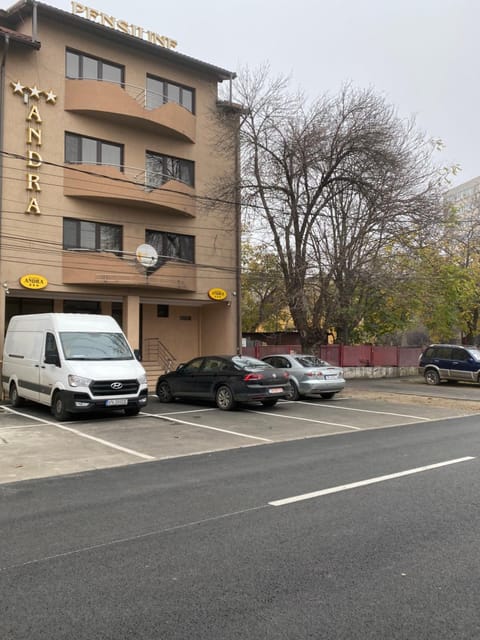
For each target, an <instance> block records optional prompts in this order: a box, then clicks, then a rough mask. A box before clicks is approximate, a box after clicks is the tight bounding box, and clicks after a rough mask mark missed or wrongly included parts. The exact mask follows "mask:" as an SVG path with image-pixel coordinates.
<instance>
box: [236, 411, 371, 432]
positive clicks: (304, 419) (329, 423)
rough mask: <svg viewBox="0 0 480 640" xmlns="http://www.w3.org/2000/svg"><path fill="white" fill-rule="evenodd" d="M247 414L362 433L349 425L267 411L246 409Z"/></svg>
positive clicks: (358, 428)
mask: <svg viewBox="0 0 480 640" xmlns="http://www.w3.org/2000/svg"><path fill="white" fill-rule="evenodd" d="M246 411H248V413H257V414H259V415H261V416H274V417H275V418H284V419H285V420H300V421H304V422H313V423H315V424H328V425H329V426H330V427H344V428H345V429H353V430H354V431H364V429H362V428H360V427H354V426H352V425H351V424H341V423H339V422H326V421H325V420H312V419H311V418H299V417H298V416H284V415H282V414H281V413H269V412H268V411H255V410H254V409H246Z"/></svg>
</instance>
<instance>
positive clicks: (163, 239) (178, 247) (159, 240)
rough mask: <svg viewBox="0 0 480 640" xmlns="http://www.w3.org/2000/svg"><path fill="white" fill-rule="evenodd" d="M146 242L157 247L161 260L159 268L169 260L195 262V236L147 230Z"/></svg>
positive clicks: (159, 260)
mask: <svg viewBox="0 0 480 640" xmlns="http://www.w3.org/2000/svg"><path fill="white" fill-rule="evenodd" d="M145 242H146V243H147V244H151V245H152V247H155V249H156V251H157V253H158V258H159V259H158V263H157V265H158V266H161V265H162V264H165V262H166V261H167V260H168V259H177V260H181V261H183V262H190V263H193V262H195V238H194V237H193V236H185V235H182V234H179V233H169V232H166V231H150V230H148V229H147V231H146V233H145Z"/></svg>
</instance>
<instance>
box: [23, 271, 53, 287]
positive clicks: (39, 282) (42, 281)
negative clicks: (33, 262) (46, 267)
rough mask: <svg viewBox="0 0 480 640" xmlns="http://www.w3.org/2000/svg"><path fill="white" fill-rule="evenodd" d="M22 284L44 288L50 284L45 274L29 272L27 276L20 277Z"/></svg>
mask: <svg viewBox="0 0 480 640" xmlns="http://www.w3.org/2000/svg"><path fill="white" fill-rule="evenodd" d="M20 284H21V285H22V287H25V288H26V289H44V288H45V287H46V286H47V284H48V280H47V279H46V278H44V277H43V276H38V275H36V274H34V273H27V275H26V276H22V277H21V278H20Z"/></svg>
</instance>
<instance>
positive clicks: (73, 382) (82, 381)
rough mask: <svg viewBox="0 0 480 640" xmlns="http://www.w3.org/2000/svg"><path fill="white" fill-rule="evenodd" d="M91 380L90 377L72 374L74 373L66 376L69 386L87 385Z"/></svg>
mask: <svg viewBox="0 0 480 640" xmlns="http://www.w3.org/2000/svg"><path fill="white" fill-rule="evenodd" d="M91 381H92V379H91V378H83V377H82V376H74V375H69V376H68V384H69V385H70V386H71V387H88V385H89V384H90V383H91Z"/></svg>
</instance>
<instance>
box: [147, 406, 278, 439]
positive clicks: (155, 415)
mask: <svg viewBox="0 0 480 640" xmlns="http://www.w3.org/2000/svg"><path fill="white" fill-rule="evenodd" d="M141 415H142V416H150V417H151V418H162V419H164V420H171V421H172V422H178V424H186V425H188V426H191V427H198V428H199V429H210V430H211V431H220V433H228V434H229V435H232V436H240V437H241V438H250V439H251V440H260V441H261V442H273V440H268V438H260V437H259V436H251V435H248V434H246V433H239V432H238V431H230V430H229V429H220V428H219V427H210V426H209V425H206V424H197V423H196V422H188V421H187V420H179V419H178V418H172V417H171V416H170V415H169V414H162V413H145V411H142V413H141Z"/></svg>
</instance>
